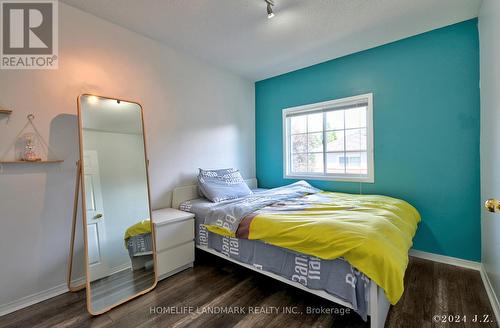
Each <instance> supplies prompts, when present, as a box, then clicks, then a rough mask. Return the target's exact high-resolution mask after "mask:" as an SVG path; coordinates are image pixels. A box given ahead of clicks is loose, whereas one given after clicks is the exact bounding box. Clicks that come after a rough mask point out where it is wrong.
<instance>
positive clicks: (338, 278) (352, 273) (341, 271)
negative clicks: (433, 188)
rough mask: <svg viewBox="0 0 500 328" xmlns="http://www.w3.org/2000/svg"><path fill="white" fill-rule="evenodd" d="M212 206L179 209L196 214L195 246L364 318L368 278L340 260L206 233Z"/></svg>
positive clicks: (201, 202) (198, 202) (202, 202)
mask: <svg viewBox="0 0 500 328" xmlns="http://www.w3.org/2000/svg"><path fill="white" fill-rule="evenodd" d="M212 206H214V203H212V202H210V201H208V200H206V199H202V198H200V199H194V200H190V201H187V202H184V203H182V204H181V206H180V209H181V210H183V211H188V212H191V213H194V214H195V220H196V224H195V230H196V245H198V246H203V247H207V248H210V249H212V250H215V251H217V252H219V253H221V254H223V255H225V256H227V257H229V258H231V259H233V260H236V261H238V262H241V263H245V264H249V265H252V266H253V267H255V268H257V269H259V270H263V271H267V272H272V273H274V274H277V275H279V276H281V277H283V278H286V279H288V280H291V281H294V282H298V283H300V284H302V285H304V286H306V287H308V288H310V289H313V290H323V291H325V292H327V293H329V294H331V295H333V296H335V297H337V298H340V299H342V300H343V301H345V302H347V303H349V304H351V308H352V309H353V310H354V311H356V312H357V313H358V314H359V315H360V316H361V317H362V318H363V319H364V320H366V318H367V314H368V313H367V312H368V300H369V289H370V288H369V286H370V279H369V278H368V277H366V276H365V275H364V274H363V273H361V272H360V271H358V270H357V269H356V268H354V267H353V266H351V265H350V264H349V263H348V262H347V261H345V260H344V259H342V258H338V259H334V260H322V259H319V258H316V257H313V256H309V255H306V254H301V253H297V252H294V251H291V250H288V249H285V248H281V247H277V246H273V245H269V244H266V243H264V242H261V241H258V240H248V239H240V238H232V237H224V236H221V235H218V234H215V233H212V232H210V231H208V230H207V229H206V228H205V226H204V218H205V217H206V215H207V213H208V212H209V211H210V209H211V207H212Z"/></svg>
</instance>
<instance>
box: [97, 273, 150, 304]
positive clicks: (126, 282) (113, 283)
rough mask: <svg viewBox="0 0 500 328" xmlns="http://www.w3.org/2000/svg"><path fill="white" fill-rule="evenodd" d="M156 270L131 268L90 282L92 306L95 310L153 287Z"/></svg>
mask: <svg viewBox="0 0 500 328" xmlns="http://www.w3.org/2000/svg"><path fill="white" fill-rule="evenodd" d="M154 278H155V275H154V271H153V270H152V269H151V270H146V269H144V268H142V269H139V270H135V271H132V270H131V269H130V268H129V269H125V270H122V271H119V272H117V273H115V274H113V275H111V276H108V277H106V278H102V279H99V280H96V281H92V282H91V283H90V290H91V291H92V293H91V297H92V308H93V309H94V311H95V312H101V311H103V310H104V309H106V308H108V307H110V306H112V305H113V304H116V303H118V302H119V301H121V300H124V299H127V298H129V297H132V296H133V295H136V294H137V293H139V292H141V291H143V290H146V289H148V288H151V286H153V283H154Z"/></svg>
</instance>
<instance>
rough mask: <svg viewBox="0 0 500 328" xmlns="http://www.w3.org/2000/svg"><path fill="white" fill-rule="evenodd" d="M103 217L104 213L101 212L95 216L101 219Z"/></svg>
mask: <svg viewBox="0 0 500 328" xmlns="http://www.w3.org/2000/svg"><path fill="white" fill-rule="evenodd" d="M101 218H102V214H101V213H98V214H97V215H96V216H95V217H94V219H101Z"/></svg>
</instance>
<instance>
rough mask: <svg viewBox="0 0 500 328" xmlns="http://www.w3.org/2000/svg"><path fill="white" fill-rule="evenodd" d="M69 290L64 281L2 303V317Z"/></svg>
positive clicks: (0, 312)
mask: <svg viewBox="0 0 500 328" xmlns="http://www.w3.org/2000/svg"><path fill="white" fill-rule="evenodd" d="M66 292H68V286H67V285H66V284H65V283H64V284H62V285H58V286H55V287H52V288H49V289H47V290H44V291H41V292H38V293H35V294H31V295H28V296H25V297H22V298H20V299H18V300H15V301H12V302H10V303H7V304H2V305H0V317H1V316H3V315H6V314H9V313H11V312H14V311H17V310H20V309H22V308H25V307H27V306H30V305H33V304H36V303H39V302H42V301H45V300H48V299H49V298H52V297H56V296H59V295H61V294H64V293H66Z"/></svg>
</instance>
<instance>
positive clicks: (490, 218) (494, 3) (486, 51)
mask: <svg viewBox="0 0 500 328" xmlns="http://www.w3.org/2000/svg"><path fill="white" fill-rule="evenodd" d="M499 37H500V2H499V1H498V0H484V2H483V4H482V7H481V12H480V16H479V38H480V47H481V199H482V200H483V201H485V200H486V199H488V198H497V199H500V128H499V124H500V93H499V88H500V39H499ZM482 213H483V215H482V218H481V230H482V231H481V232H482V234H481V239H482V262H483V265H484V267H485V269H486V272H487V275H488V278H489V280H490V282H491V285H492V287H493V289H494V291H495V293H496V295H497V296H500V213H489V212H487V211H485V210H483V212H482ZM497 310H498V303H497ZM497 316H498V317H499V318H500V316H499V313H497Z"/></svg>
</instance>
